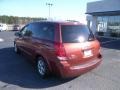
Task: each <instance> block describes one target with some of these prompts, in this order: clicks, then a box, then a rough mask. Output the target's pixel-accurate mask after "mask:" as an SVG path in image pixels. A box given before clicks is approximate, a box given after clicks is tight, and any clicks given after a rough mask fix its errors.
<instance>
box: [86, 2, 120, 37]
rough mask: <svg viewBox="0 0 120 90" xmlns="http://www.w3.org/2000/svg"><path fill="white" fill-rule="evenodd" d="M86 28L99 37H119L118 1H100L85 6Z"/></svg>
mask: <svg viewBox="0 0 120 90" xmlns="http://www.w3.org/2000/svg"><path fill="white" fill-rule="evenodd" d="M86 14H88V16H87V21H88V26H89V27H90V28H91V29H92V30H93V31H94V33H96V32H97V34H99V35H104V36H107V37H111V36H112V37H120V0H101V1H96V2H90V3H88V4H87V11H86Z"/></svg>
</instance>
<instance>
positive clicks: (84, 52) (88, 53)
mask: <svg viewBox="0 0 120 90" xmlns="http://www.w3.org/2000/svg"><path fill="white" fill-rule="evenodd" d="M83 54H84V58H86V57H91V56H93V53H92V50H84V51H83Z"/></svg>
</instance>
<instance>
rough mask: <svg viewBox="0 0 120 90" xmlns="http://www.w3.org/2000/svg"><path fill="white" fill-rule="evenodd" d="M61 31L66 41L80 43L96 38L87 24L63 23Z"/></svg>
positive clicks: (63, 39)
mask: <svg viewBox="0 0 120 90" xmlns="http://www.w3.org/2000/svg"><path fill="white" fill-rule="evenodd" d="M61 33H62V41H63V42H64V43H79V42H85V41H92V40H94V35H93V33H92V32H91V31H90V30H89V29H88V27H87V26H85V25H62V26H61Z"/></svg>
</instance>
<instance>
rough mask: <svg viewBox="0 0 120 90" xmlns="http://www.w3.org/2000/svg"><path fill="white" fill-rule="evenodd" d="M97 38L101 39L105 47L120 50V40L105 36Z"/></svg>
mask: <svg viewBox="0 0 120 90" xmlns="http://www.w3.org/2000/svg"><path fill="white" fill-rule="evenodd" d="M97 39H98V41H100V44H101V47H103V48H109V49H116V50H120V40H117V39H110V38H104V37H101V38H100V37H99V38H97Z"/></svg>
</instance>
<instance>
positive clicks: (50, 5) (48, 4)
mask: <svg viewBox="0 0 120 90" xmlns="http://www.w3.org/2000/svg"><path fill="white" fill-rule="evenodd" d="M46 5H47V6H48V8H49V17H48V18H49V19H50V17H51V16H50V14H51V10H50V7H52V5H53V4H52V3H46Z"/></svg>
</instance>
